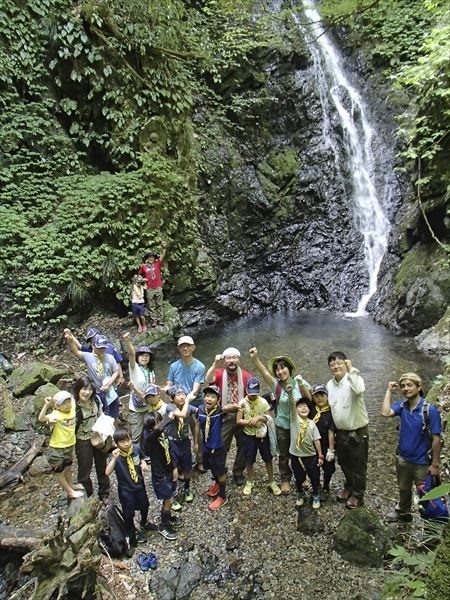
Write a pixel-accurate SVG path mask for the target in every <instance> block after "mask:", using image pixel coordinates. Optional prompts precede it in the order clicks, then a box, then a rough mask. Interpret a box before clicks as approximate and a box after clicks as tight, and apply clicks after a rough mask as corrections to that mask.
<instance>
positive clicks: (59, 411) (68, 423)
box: [38, 392, 83, 500]
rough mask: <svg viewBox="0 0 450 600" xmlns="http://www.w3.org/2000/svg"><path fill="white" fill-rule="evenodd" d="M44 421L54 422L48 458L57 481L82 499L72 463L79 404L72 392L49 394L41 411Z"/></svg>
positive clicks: (40, 416) (81, 487)
mask: <svg viewBox="0 0 450 600" xmlns="http://www.w3.org/2000/svg"><path fill="white" fill-rule="evenodd" d="M52 401H53V402H54V404H55V408H54V410H53V411H52V412H51V413H50V414H49V415H47V414H46V412H47V409H48V407H49V405H50V402H52ZM38 420H39V421H40V422H41V423H48V424H49V425H54V427H53V431H52V435H51V437H50V444H49V449H48V454H47V460H48V462H49V465H50V466H51V467H52V470H53V471H55V473H56V477H57V478H58V483H59V485H60V486H61V487H63V488H64V489H65V490H66V492H67V495H68V496H69V498H70V499H71V500H74V499H75V498H81V497H82V496H83V492H81V491H79V490H83V486H82V485H81V484H80V483H73V482H72V462H73V455H74V449H75V442H76V437H75V426H76V403H75V399H74V398H72V395H71V394H69V392H58V393H56V394H55V395H54V396H53V398H50V397H47V398H46V399H45V400H44V406H43V407H42V409H41V412H40V413H39V417H38Z"/></svg>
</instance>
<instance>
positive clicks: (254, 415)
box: [247, 396, 259, 419]
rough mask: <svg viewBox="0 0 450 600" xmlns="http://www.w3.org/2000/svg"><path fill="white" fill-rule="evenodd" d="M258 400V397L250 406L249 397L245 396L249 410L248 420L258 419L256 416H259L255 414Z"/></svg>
mask: <svg viewBox="0 0 450 600" xmlns="http://www.w3.org/2000/svg"><path fill="white" fill-rule="evenodd" d="M258 399H259V396H258V398H256V400H255V401H254V402H253V404H252V403H251V402H250V400H249V397H248V396H247V404H248V407H249V409H250V419H251V418H252V417H258V416H259V415H258V414H257V412H256V407H257V405H258Z"/></svg>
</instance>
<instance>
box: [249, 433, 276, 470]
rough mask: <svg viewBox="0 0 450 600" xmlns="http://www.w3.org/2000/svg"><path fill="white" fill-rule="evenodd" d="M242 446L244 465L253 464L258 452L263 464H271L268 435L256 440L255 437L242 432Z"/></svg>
mask: <svg viewBox="0 0 450 600" xmlns="http://www.w3.org/2000/svg"><path fill="white" fill-rule="evenodd" d="M242 445H243V446H244V454H245V464H247V465H253V464H255V461H256V454H257V452H258V450H259V453H260V455H261V458H262V459H263V461H264V462H265V463H270V462H272V458H273V457H272V454H271V453H270V442H269V436H268V435H266V437H263V438H257V437H256V435H248V434H247V433H245V431H244V433H243V435H242Z"/></svg>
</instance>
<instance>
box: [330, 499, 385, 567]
mask: <svg viewBox="0 0 450 600" xmlns="http://www.w3.org/2000/svg"><path fill="white" fill-rule="evenodd" d="M391 546H392V544H391V540H390V535H389V531H388V530H387V529H386V528H385V527H384V526H383V525H382V524H381V521H380V519H379V518H378V517H377V515H376V514H374V513H373V512H371V511H369V510H367V509H366V508H363V507H361V508H357V509H354V510H351V511H349V512H348V513H347V514H346V516H345V517H344V518H343V519H342V521H341V522H340V524H339V527H338V528H337V531H336V534H335V539H334V548H335V550H336V551H337V552H339V554H340V555H341V556H342V558H345V560H348V562H350V563H352V564H355V565H359V566H367V567H379V566H380V565H381V563H382V560H383V556H384V555H385V554H386V552H387V551H388V550H389V549H390V548H391Z"/></svg>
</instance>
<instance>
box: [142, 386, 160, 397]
mask: <svg viewBox="0 0 450 600" xmlns="http://www.w3.org/2000/svg"><path fill="white" fill-rule="evenodd" d="M158 394H159V389H158V388H157V387H156V385H154V384H153V383H150V384H149V385H148V386H147V387H146V388H145V390H144V395H145V396H157V395H158Z"/></svg>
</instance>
